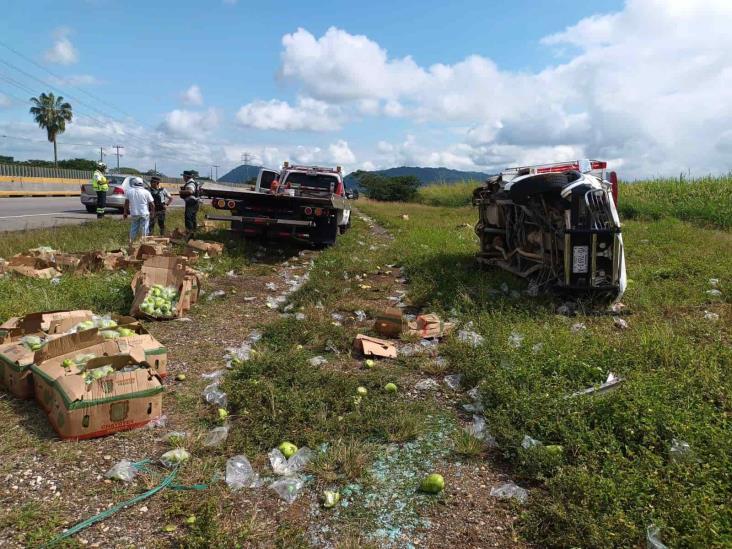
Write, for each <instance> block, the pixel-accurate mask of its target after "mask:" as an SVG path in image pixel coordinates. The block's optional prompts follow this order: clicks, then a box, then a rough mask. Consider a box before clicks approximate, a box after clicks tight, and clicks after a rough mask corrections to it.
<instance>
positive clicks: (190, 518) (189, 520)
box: [183, 515, 196, 526]
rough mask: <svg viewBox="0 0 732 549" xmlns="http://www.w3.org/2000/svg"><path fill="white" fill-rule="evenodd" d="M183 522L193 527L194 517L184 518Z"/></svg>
mask: <svg viewBox="0 0 732 549" xmlns="http://www.w3.org/2000/svg"><path fill="white" fill-rule="evenodd" d="M183 522H185V523H186V524H187V525H188V526H193V525H194V524H196V515H191V516H190V517H188V518H186V520H184V521H183Z"/></svg>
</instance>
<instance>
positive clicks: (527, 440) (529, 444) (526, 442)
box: [521, 435, 541, 450]
mask: <svg viewBox="0 0 732 549" xmlns="http://www.w3.org/2000/svg"><path fill="white" fill-rule="evenodd" d="M535 446H541V441H538V440H536V439H535V438H531V437H530V436H529V435H524V439H523V440H522V441H521V448H523V449H524V450H528V449H529V448H533V447H535Z"/></svg>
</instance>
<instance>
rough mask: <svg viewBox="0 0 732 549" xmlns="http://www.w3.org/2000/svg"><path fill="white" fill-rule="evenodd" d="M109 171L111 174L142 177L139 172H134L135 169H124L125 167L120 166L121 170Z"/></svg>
mask: <svg viewBox="0 0 732 549" xmlns="http://www.w3.org/2000/svg"><path fill="white" fill-rule="evenodd" d="M110 171H111V172H112V173H123V174H125V175H142V173H140V170H136V169H135V168H126V167H125V166H122V167H121V168H113V169H111V170H110Z"/></svg>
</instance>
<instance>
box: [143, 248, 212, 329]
mask: <svg viewBox="0 0 732 549" xmlns="http://www.w3.org/2000/svg"><path fill="white" fill-rule="evenodd" d="M186 267H187V262H186V259H185V258H183V257H180V256H155V257H151V258H149V259H147V260H145V262H144V263H143V264H142V267H141V268H140V271H139V272H137V273H136V274H135V276H134V278H133V279H132V292H133V293H134V297H133V300H132V307H131V309H130V315H131V316H133V317H135V318H150V319H152V320H160V319H157V318H155V317H150V316H148V315H146V314H145V313H143V312H142V311H141V310H140V305H142V302H143V301H144V300H145V297H147V294H148V292H149V291H150V289H151V288H152V287H153V286H154V285H155V284H161V285H162V286H173V287H174V288H175V289H176V290H177V291H178V296H179V297H178V304H177V306H176V308H175V311H174V312H173V313H174V314H173V317H172V318H176V317H181V316H183V315H184V314H185V313H186V312H188V310H189V309H190V308H191V306H192V305H193V304H194V303H195V302H196V301H197V299H198V288H199V282H198V279H197V277H196V276H195V275H192V274H190V273H188V272H187V269H186Z"/></svg>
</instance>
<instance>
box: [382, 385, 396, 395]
mask: <svg viewBox="0 0 732 549" xmlns="http://www.w3.org/2000/svg"><path fill="white" fill-rule="evenodd" d="M384 389H385V390H386V392H387V393H396V392H397V386H396V384H395V383H387V384H386V385H384Z"/></svg>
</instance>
